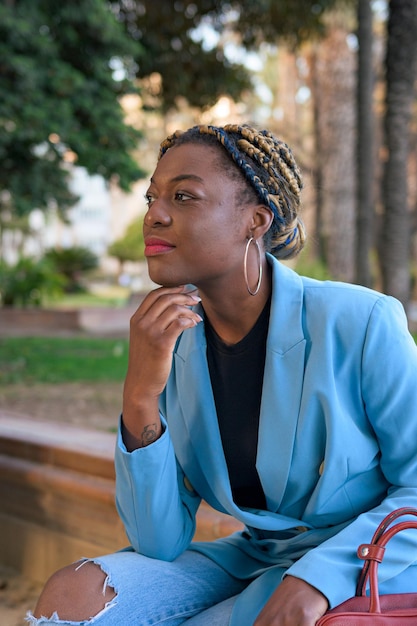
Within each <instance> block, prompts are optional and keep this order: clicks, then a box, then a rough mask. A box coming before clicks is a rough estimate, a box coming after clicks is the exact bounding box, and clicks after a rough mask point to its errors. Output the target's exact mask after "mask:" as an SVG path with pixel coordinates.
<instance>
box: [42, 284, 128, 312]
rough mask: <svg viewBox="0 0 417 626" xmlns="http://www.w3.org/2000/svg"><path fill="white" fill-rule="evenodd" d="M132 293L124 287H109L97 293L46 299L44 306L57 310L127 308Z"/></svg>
mask: <svg viewBox="0 0 417 626" xmlns="http://www.w3.org/2000/svg"><path fill="white" fill-rule="evenodd" d="M129 295H130V291H129V290H128V289H125V288H123V287H117V286H114V287H107V288H103V289H101V290H96V291H95V292H91V291H87V292H85V293H73V294H63V295H62V296H60V297H59V298H52V299H49V300H48V299H46V300H45V301H44V302H43V306H44V307H46V308H55V309H79V308H85V307H116V308H117V307H122V306H125V305H126V303H127V301H128V298H129Z"/></svg>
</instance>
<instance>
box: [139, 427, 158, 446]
mask: <svg viewBox="0 0 417 626" xmlns="http://www.w3.org/2000/svg"><path fill="white" fill-rule="evenodd" d="M156 439H158V428H157V425H156V424H147V425H146V426H145V428H144V429H143V433H142V445H143V446H147V445H148V444H150V443H152V442H153V441H155V440H156Z"/></svg>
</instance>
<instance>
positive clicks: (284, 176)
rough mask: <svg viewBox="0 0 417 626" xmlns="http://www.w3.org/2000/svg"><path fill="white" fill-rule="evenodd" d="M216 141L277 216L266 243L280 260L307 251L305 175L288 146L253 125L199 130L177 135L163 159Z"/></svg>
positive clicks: (166, 147)
mask: <svg viewBox="0 0 417 626" xmlns="http://www.w3.org/2000/svg"><path fill="white" fill-rule="evenodd" d="M204 136H211V137H215V139H216V140H217V141H218V142H219V143H220V144H221V145H222V146H223V147H224V148H225V150H227V152H228V154H229V156H230V157H231V158H232V160H233V161H234V162H235V163H236V165H237V166H238V167H239V169H240V170H241V172H242V173H243V175H244V177H245V178H246V180H247V181H248V182H249V183H250V185H251V186H252V188H253V189H254V190H255V192H256V194H257V196H258V197H259V199H260V200H261V202H262V203H263V204H265V205H266V206H267V207H268V208H269V209H270V210H271V211H272V213H273V215H274V220H273V222H272V225H271V228H270V230H269V231H268V233H267V235H266V237H265V240H266V242H267V243H268V246H267V248H268V249H269V250H270V251H271V252H272V254H274V255H275V256H276V257H278V258H289V257H292V256H295V255H296V254H298V252H300V250H301V249H302V248H303V246H304V243H305V239H306V233H305V229H304V225H303V223H302V220H301V219H300V217H299V215H298V211H299V207H300V196H301V190H302V186H303V185H302V179H301V173H300V170H299V168H298V166H297V163H296V162H295V160H294V157H293V154H292V152H291V150H290V148H289V147H288V145H287V144H286V143H284V142H283V141H281V140H279V139H277V138H276V137H274V135H273V134H272V133H270V132H269V131H267V130H258V129H256V128H254V127H252V126H249V125H243V126H240V125H237V124H227V125H226V126H223V127H222V126H209V125H200V126H195V127H193V128H191V129H189V130H188V131H185V133H182V132H181V131H176V132H175V133H174V134H172V135H170V136H169V137H167V138H166V139H165V141H163V142H162V143H161V146H160V151H159V157H158V158H159V159H160V158H161V157H162V156H163V155H164V154H165V152H166V151H167V150H169V149H170V148H171V147H172V146H174V145H176V144H181V143H187V142H188V143H190V142H193V141H197V140H198V139H197V138H198V137H200V139H201V140H203V138H204Z"/></svg>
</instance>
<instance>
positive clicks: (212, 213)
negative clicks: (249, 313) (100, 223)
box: [143, 143, 252, 290]
mask: <svg viewBox="0 0 417 626" xmlns="http://www.w3.org/2000/svg"><path fill="white" fill-rule="evenodd" d="M239 185H240V183H239V181H238V180H233V179H232V178H231V177H228V176H227V173H225V172H224V171H223V170H222V169H221V155H220V154H219V152H218V150H217V149H216V148H214V147H211V146H204V145H201V144H192V143H190V144H183V145H180V146H178V147H175V146H174V147H172V148H171V149H169V150H168V151H167V152H166V153H165V154H164V156H163V157H162V158H161V160H160V161H159V163H158V166H157V168H156V170H155V172H154V174H153V176H152V178H151V183H150V186H149V189H148V191H147V193H146V196H147V199H148V211H147V213H146V215H145V219H144V226H143V231H144V238H145V256H146V258H147V262H148V268H149V275H150V277H151V279H152V280H153V281H154V282H156V283H157V284H160V285H165V286H171V287H172V286H177V285H182V284H188V283H191V284H194V285H196V286H197V287H199V288H200V289H201V290H203V289H204V287H207V288H209V286H211V285H216V286H219V287H220V286H223V287H227V286H229V287H232V286H235V284H236V280H239V282H240V281H241V280H243V270H242V267H243V256H244V251H245V245H246V240H247V236H248V234H249V232H250V224H251V216H252V211H251V208H250V206H246V207H241V206H239V205H237V198H238V197H239V193H238V192H239Z"/></svg>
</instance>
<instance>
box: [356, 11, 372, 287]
mask: <svg viewBox="0 0 417 626" xmlns="http://www.w3.org/2000/svg"><path fill="white" fill-rule="evenodd" d="M357 20H358V32H357V34H358V43H359V50H358V69H357V103H356V104H357V121H356V127H357V136H356V155H357V159H356V160H357V171H356V185H357V188H356V189H357V197H356V202H357V206H356V232H357V236H356V282H358V283H360V284H362V285H365V286H367V287H372V284H373V281H372V272H371V262H370V253H371V249H372V245H373V234H374V233H373V222H374V219H373V216H374V206H373V205H374V184H373V183H374V179H375V172H374V161H375V159H374V115H373V88H374V73H373V62H372V60H373V54H372V52H373V45H372V44H373V24H372V8H371V1H370V0H358V10H357Z"/></svg>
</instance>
